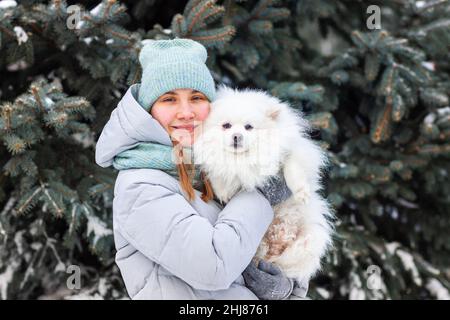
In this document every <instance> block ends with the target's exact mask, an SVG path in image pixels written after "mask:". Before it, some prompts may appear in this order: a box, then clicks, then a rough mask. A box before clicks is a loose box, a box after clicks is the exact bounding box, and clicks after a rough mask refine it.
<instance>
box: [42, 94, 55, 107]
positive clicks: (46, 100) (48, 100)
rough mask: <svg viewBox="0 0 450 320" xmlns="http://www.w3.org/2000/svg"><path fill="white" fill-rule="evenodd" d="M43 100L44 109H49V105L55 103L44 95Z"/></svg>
mask: <svg viewBox="0 0 450 320" xmlns="http://www.w3.org/2000/svg"><path fill="white" fill-rule="evenodd" d="M44 101H45V107H46V109H50V107H51V106H52V105H54V104H55V102H54V101H53V100H52V99H50V98H49V97H45V99H44Z"/></svg>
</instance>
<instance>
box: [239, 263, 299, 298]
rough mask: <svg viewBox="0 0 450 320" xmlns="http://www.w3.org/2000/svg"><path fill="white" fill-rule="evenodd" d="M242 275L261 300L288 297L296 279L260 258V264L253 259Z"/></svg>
mask: <svg viewBox="0 0 450 320" xmlns="http://www.w3.org/2000/svg"><path fill="white" fill-rule="evenodd" d="M242 275H243V276H244V279H245V282H246V285H247V287H248V288H249V289H250V290H251V291H252V292H253V293H254V294H255V295H256V296H257V297H258V298H259V299H261V300H284V299H287V298H288V297H289V296H290V295H291V293H292V290H293V287H294V281H293V280H291V279H289V278H287V277H286V276H285V275H284V274H283V272H282V271H281V270H280V268H279V267H277V266H276V265H274V264H272V263H270V262H266V261H264V260H260V261H259V265H258V266H256V264H255V263H254V262H253V261H252V262H251V263H250V264H249V265H248V267H247V268H246V269H245V270H244V272H243V273H242Z"/></svg>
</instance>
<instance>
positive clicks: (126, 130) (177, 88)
mask: <svg viewBox="0 0 450 320" xmlns="http://www.w3.org/2000/svg"><path fill="white" fill-rule="evenodd" d="M206 58H207V53H206V49H205V48H204V47H203V46H202V45H201V44H199V43H197V42H195V41H192V40H188V39H175V40H159V41H151V42H150V43H148V44H146V45H145V46H144V47H143V49H142V51H141V54H140V57H139V60H140V63H141V65H142V68H143V75H142V79H141V83H140V84H134V85H132V86H131V87H130V88H129V89H128V91H127V92H126V93H125V95H124V96H123V98H122V99H121V101H120V102H119V104H118V106H117V108H115V109H114V110H113V111H112V114H111V118H110V119H109V121H108V122H107V124H106V125H105V127H104V129H103V131H102V133H101V135H100V138H99V140H98V142H97V145H96V155H95V156H96V162H97V164H98V165H100V166H102V167H108V166H110V165H112V164H113V163H114V162H115V161H117V163H116V164H117V165H115V167H116V168H119V169H127V170H121V171H120V172H119V174H118V177H117V180H116V183H115V188H114V202H113V226H114V241H115V246H116V249H117V253H116V263H117V265H118V266H119V268H120V271H121V274H122V277H123V280H124V282H125V285H126V289H127V291H128V294H129V296H130V297H131V298H132V299H258V298H260V299H285V298H287V297H289V295H290V293H291V292H292V282H291V281H290V280H289V279H287V278H285V277H284V276H283V275H282V273H281V272H279V270H278V271H277V270H275V269H274V268H273V266H271V265H268V264H265V263H263V264H260V265H259V266H258V267H259V268H258V267H257V266H254V265H252V264H251V265H250V266H249V263H250V261H251V259H252V257H253V255H254V254H255V252H256V249H257V247H258V245H259V243H260V241H261V239H262V237H263V235H264V233H265V232H266V230H267V229H268V227H269V225H270V223H271V221H272V219H273V211H272V208H271V206H270V204H269V202H268V200H267V199H266V198H265V197H264V196H263V195H262V194H261V193H260V192H258V191H254V192H241V193H238V194H237V195H235V196H234V197H233V198H232V199H231V200H230V201H229V202H228V203H227V204H226V206H225V207H221V206H220V205H218V204H217V203H216V202H215V201H214V200H211V198H212V194H211V190H210V189H208V184H207V182H206V181H202V180H201V179H200V178H199V180H200V182H202V184H203V186H204V187H205V188H206V189H205V190H206V191H207V192H205V193H204V194H203V198H201V197H200V196H201V193H200V191H198V190H196V189H195V188H194V187H193V185H192V184H191V180H190V171H189V169H192V166H190V165H189V164H186V163H185V162H187V158H186V154H183V148H182V147H184V150H187V149H188V148H189V147H190V146H191V144H192V143H193V141H194V140H195V138H196V136H197V135H198V134H199V132H200V130H199V129H200V126H201V123H202V121H203V120H205V119H206V118H207V117H208V114H209V110H210V101H212V100H213V99H214V95H215V87H214V81H213V79H212V77H211V74H210V72H209V70H208V68H207V67H206V65H205V61H206ZM141 142H147V144H146V146H149V145H150V146H151V149H149V150H142V149H141V150H140V151H144V152H141V153H139V152H137V151H139V146H140V145H141V144H140V143H141ZM148 142H150V144H148ZM175 147H177V148H178V149H177V150H179V151H177V152H175V155H176V157H177V158H176V160H177V161H176V162H175V163H174V161H173V159H172V158H171V154H172V151H173V148H175ZM119 155H121V157H119ZM116 157H118V158H116ZM119 160H120V161H119ZM174 168H175V169H176V170H173V169H174ZM247 266H249V267H248V268H247ZM246 268H247V270H246V272H247V275H248V277H249V279H251V280H253V281H250V282H251V283H252V285H251V286H248V285H247V286H246V283H245V281H244V277H243V276H242V273H243V272H244V270H245V269H246ZM274 270H275V271H274Z"/></svg>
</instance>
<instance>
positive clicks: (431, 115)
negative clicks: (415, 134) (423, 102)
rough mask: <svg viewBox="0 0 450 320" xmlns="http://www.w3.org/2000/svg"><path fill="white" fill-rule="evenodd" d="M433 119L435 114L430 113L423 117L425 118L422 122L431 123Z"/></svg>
mask: <svg viewBox="0 0 450 320" xmlns="http://www.w3.org/2000/svg"><path fill="white" fill-rule="evenodd" d="M434 120H436V114H434V113H430V114H429V115H427V116H426V117H425V119H423V122H424V123H425V124H428V125H430V124H433V122H434Z"/></svg>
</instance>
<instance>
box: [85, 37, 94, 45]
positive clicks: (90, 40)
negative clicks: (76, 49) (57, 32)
mask: <svg viewBox="0 0 450 320" xmlns="http://www.w3.org/2000/svg"><path fill="white" fill-rule="evenodd" d="M83 41H84V42H86V44H88V45H89V44H90V43H91V42H92V37H87V38H84V39H83Z"/></svg>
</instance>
